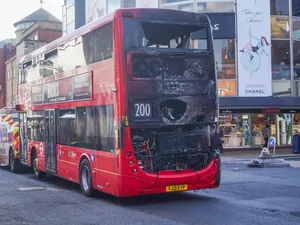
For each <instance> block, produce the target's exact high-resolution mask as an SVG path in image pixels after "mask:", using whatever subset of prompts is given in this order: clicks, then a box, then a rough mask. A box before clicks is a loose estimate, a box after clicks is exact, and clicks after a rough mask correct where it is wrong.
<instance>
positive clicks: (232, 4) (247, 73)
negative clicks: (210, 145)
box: [85, 0, 300, 149]
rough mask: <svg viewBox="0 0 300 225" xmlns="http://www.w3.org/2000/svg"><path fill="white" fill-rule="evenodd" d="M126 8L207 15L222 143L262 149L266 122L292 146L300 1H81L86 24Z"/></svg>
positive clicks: (299, 109)
mask: <svg viewBox="0 0 300 225" xmlns="http://www.w3.org/2000/svg"><path fill="white" fill-rule="evenodd" d="M127 7H128V8H129V7H147V8H149V7H153V8H157V7H159V8H166V9H175V10H183V11H190V12H197V13H205V14H207V15H208V16H209V18H210V20H211V23H212V28H213V35H214V47H215V56H216V68H217V77H218V91H219V96H220V128H221V129H220V130H221V135H222V136H223V140H224V147H225V148H230V149H249V148H251V149H252V148H261V146H262V145H263V144H264V138H263V129H264V127H265V126H266V124H268V125H270V132H271V135H272V136H274V137H275V138H276V142H277V143H276V144H277V146H280V148H285V147H287V148H290V147H291V145H292V139H293V135H294V134H297V133H300V0H259V1H258V0H147V1H146V0H85V10H86V13H85V16H86V23H89V22H91V21H93V20H95V19H97V18H99V17H101V16H103V15H105V14H107V13H110V12H112V11H114V10H115V9H117V8H127ZM198 44H199V46H201V40H199V43H198Z"/></svg>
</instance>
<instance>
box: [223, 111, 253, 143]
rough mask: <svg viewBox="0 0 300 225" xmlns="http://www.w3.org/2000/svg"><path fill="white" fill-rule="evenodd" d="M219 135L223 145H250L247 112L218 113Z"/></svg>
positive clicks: (248, 116)
mask: <svg viewBox="0 0 300 225" xmlns="http://www.w3.org/2000/svg"><path fill="white" fill-rule="evenodd" d="M219 119H220V136H221V138H222V141H223V146H224V147H243V146H250V145H251V139H250V137H251V136H250V133H251V127H250V115H249V114H239V113H233V114H220V118H219Z"/></svg>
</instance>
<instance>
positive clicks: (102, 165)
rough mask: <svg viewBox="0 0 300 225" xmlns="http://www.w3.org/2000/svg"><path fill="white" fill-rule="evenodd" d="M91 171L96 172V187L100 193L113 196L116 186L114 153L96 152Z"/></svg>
mask: <svg viewBox="0 0 300 225" xmlns="http://www.w3.org/2000/svg"><path fill="white" fill-rule="evenodd" d="M92 166H93V167H92V169H93V171H95V172H96V187H95V188H97V189H99V190H100V191H103V192H105V193H109V194H112V195H115V192H116V185H117V173H116V153H113V152H100V151H96V155H95V162H94V163H93V161H92Z"/></svg>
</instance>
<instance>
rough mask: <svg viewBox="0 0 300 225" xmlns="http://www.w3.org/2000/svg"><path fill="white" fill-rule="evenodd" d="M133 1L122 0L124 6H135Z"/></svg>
mask: <svg viewBox="0 0 300 225" xmlns="http://www.w3.org/2000/svg"><path fill="white" fill-rule="evenodd" d="M135 1H136V0H124V8H135V7H136V4H135Z"/></svg>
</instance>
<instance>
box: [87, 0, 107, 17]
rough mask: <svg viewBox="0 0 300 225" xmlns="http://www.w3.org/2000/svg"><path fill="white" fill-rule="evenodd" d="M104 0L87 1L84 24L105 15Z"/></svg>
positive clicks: (105, 6)
mask: <svg viewBox="0 0 300 225" xmlns="http://www.w3.org/2000/svg"><path fill="white" fill-rule="evenodd" d="M106 2H107V1H106V0H88V1H86V3H85V4H86V5H85V14H86V23H90V22H92V21H94V20H96V19H98V18H100V17H101V16H104V15H105V14H106V11H107V10H106V8H107V5H106Z"/></svg>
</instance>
